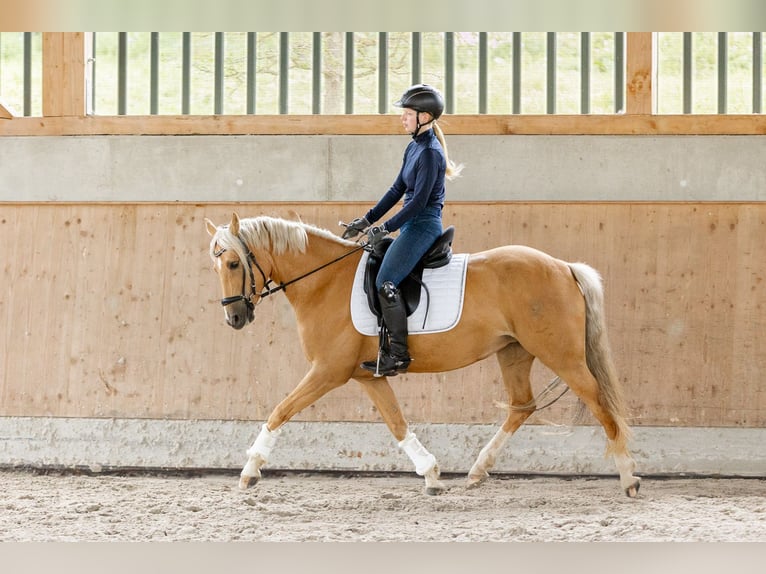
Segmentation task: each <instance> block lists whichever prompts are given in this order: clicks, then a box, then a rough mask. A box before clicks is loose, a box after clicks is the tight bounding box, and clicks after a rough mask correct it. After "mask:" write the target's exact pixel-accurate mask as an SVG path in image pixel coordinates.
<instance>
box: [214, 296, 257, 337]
mask: <svg viewBox="0 0 766 574" xmlns="http://www.w3.org/2000/svg"><path fill="white" fill-rule="evenodd" d="M221 305H223V306H224V308H225V311H226V322H227V323H228V324H229V326H230V327H232V328H234V329H237V330H239V329H241V328H242V327H244V326H245V325H247V324H248V323H250V322H251V321H252V320H253V319H255V305H253V302H252V301H250V299H248V298H247V297H244V296H241V295H240V296H239V297H228V298H226V299H224V300H222V301H221Z"/></svg>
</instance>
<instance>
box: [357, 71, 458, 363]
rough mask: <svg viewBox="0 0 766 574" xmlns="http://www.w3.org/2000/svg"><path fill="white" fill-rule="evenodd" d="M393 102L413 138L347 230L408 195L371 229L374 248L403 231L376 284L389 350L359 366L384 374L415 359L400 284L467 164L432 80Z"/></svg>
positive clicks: (365, 224) (431, 237) (435, 230)
mask: <svg viewBox="0 0 766 574" xmlns="http://www.w3.org/2000/svg"><path fill="white" fill-rule="evenodd" d="M394 106H397V107H400V108H402V115H401V120H402V125H403V126H404V129H405V130H406V131H407V132H409V133H410V135H411V136H412V141H411V142H410V143H409V144H408V145H407V148H406V149H405V152H404V160H403V162H402V167H401V170H400V171H399V175H398V176H397V178H396V180H395V181H394V183H393V185H392V186H391V187H390V189H389V190H388V191H387V192H386V193H385V194H384V195H383V197H382V198H381V199H380V201H378V203H377V205H376V206H375V207H373V208H372V209H370V210H369V211H368V212H367V213H366V214H365V216H364V217H359V218H357V219H354V220H353V221H352V222H351V223H350V224H349V225H348V227H347V229H346V231H345V232H344V233H343V237H344V238H345V239H349V238H353V237H356V236H357V235H358V234H359V233H361V232H364V231H365V230H366V229H367V228H369V227H370V225H371V224H373V223H375V222H376V221H378V220H379V219H380V218H382V217H383V216H384V215H385V214H386V213H387V212H388V211H389V210H390V209H391V208H392V207H393V206H394V205H396V204H397V203H398V202H399V200H400V199H401V198H402V196H404V202H403V205H402V208H401V210H399V211H398V212H397V213H396V214H395V215H394V216H393V217H391V218H390V219H388V220H387V221H386V222H385V223H383V224H382V225H381V226H379V227H373V228H371V229H370V230H369V231H368V239H369V243H370V245H371V246H372V247H373V249H374V248H375V246H376V245H377V244H378V243H380V241H381V239H382V238H383V237H385V236H386V235H387V234H389V233H393V232H394V231H397V230H400V233H399V235H398V237H397V238H396V239H395V240H394V241H393V243H392V244H391V246H390V247H389V248H388V251H386V254H385V256H384V257H383V261H382V263H381V265H380V270H379V272H378V277H377V280H376V282H375V287H376V288H377V290H378V298H379V299H380V306H381V312H382V314H383V322H384V323H385V325H386V329H387V330H388V333H389V341H390V345H389V351H388V352H386V351H385V350H381V352H380V356H379V359H378V361H365V362H364V363H362V365H361V366H362V368H363V369H366V370H368V371H372V372H373V373H379V374H381V375H383V376H393V375H396V374H397V373H406V372H407V368H408V367H409V364H410V361H411V360H412V359H411V358H410V354H409V351H408V349H407V311H406V309H405V306H404V301H403V299H402V297H401V296H400V293H399V284H400V283H401V282H402V280H404V278H405V277H407V275H409V273H410V272H411V271H412V270H413V269H414V268H415V265H417V263H418V261H419V260H420V259H421V257H423V255H425V253H426V252H427V251H428V249H429V248H430V247H431V245H433V243H434V241H436V239H438V238H439V236H440V235H441V233H442V208H443V207H444V198H445V188H444V179H445V177H446V178H447V179H450V180H451V179H453V178H455V177H457V176H458V175H460V171H461V170H462V168H463V166H462V165H455V164H454V163H453V162H452V161H450V159H449V156H448V154H447V144H446V142H445V139H444V133H443V132H442V130H441V128H440V127H439V125H438V124H437V123H436V120H438V119H439V116H441V115H442V112H443V111H444V98H443V97H442V95H441V93H440V92H439V90H437V89H436V88H434V87H432V86H429V85H428V84H416V85H414V86H412V87H410V88H409V89H408V90H407V91H406V92H404V94H403V95H402V97H401V98H400V99H399V100H398V101H396V102H394Z"/></svg>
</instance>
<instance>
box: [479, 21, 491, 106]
mask: <svg viewBox="0 0 766 574" xmlns="http://www.w3.org/2000/svg"><path fill="white" fill-rule="evenodd" d="M488 58H489V56H488V48H487V33H486V32H479V113H480V114H486V113H487V91H488V86H489V79H488V77H487V74H488V72H489V64H488V62H487V59H488Z"/></svg>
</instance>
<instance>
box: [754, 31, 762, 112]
mask: <svg viewBox="0 0 766 574" xmlns="http://www.w3.org/2000/svg"><path fill="white" fill-rule="evenodd" d="M762 99H763V33H762V32H753V113H754V114H760V113H761V110H762V104H761V100H762Z"/></svg>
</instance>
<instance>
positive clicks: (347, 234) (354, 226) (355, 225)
mask: <svg viewBox="0 0 766 574" xmlns="http://www.w3.org/2000/svg"><path fill="white" fill-rule="evenodd" d="M369 226H370V222H369V221H367V218H366V217H357V218H356V219H355V220H354V221H352V222H351V223H349V224H348V226H347V227H346V231H344V232H343V239H353V238H354V237H356V236H357V235H359V234H360V233H362V232H363V231H364V230H365V229H367V228H368V227H369Z"/></svg>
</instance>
